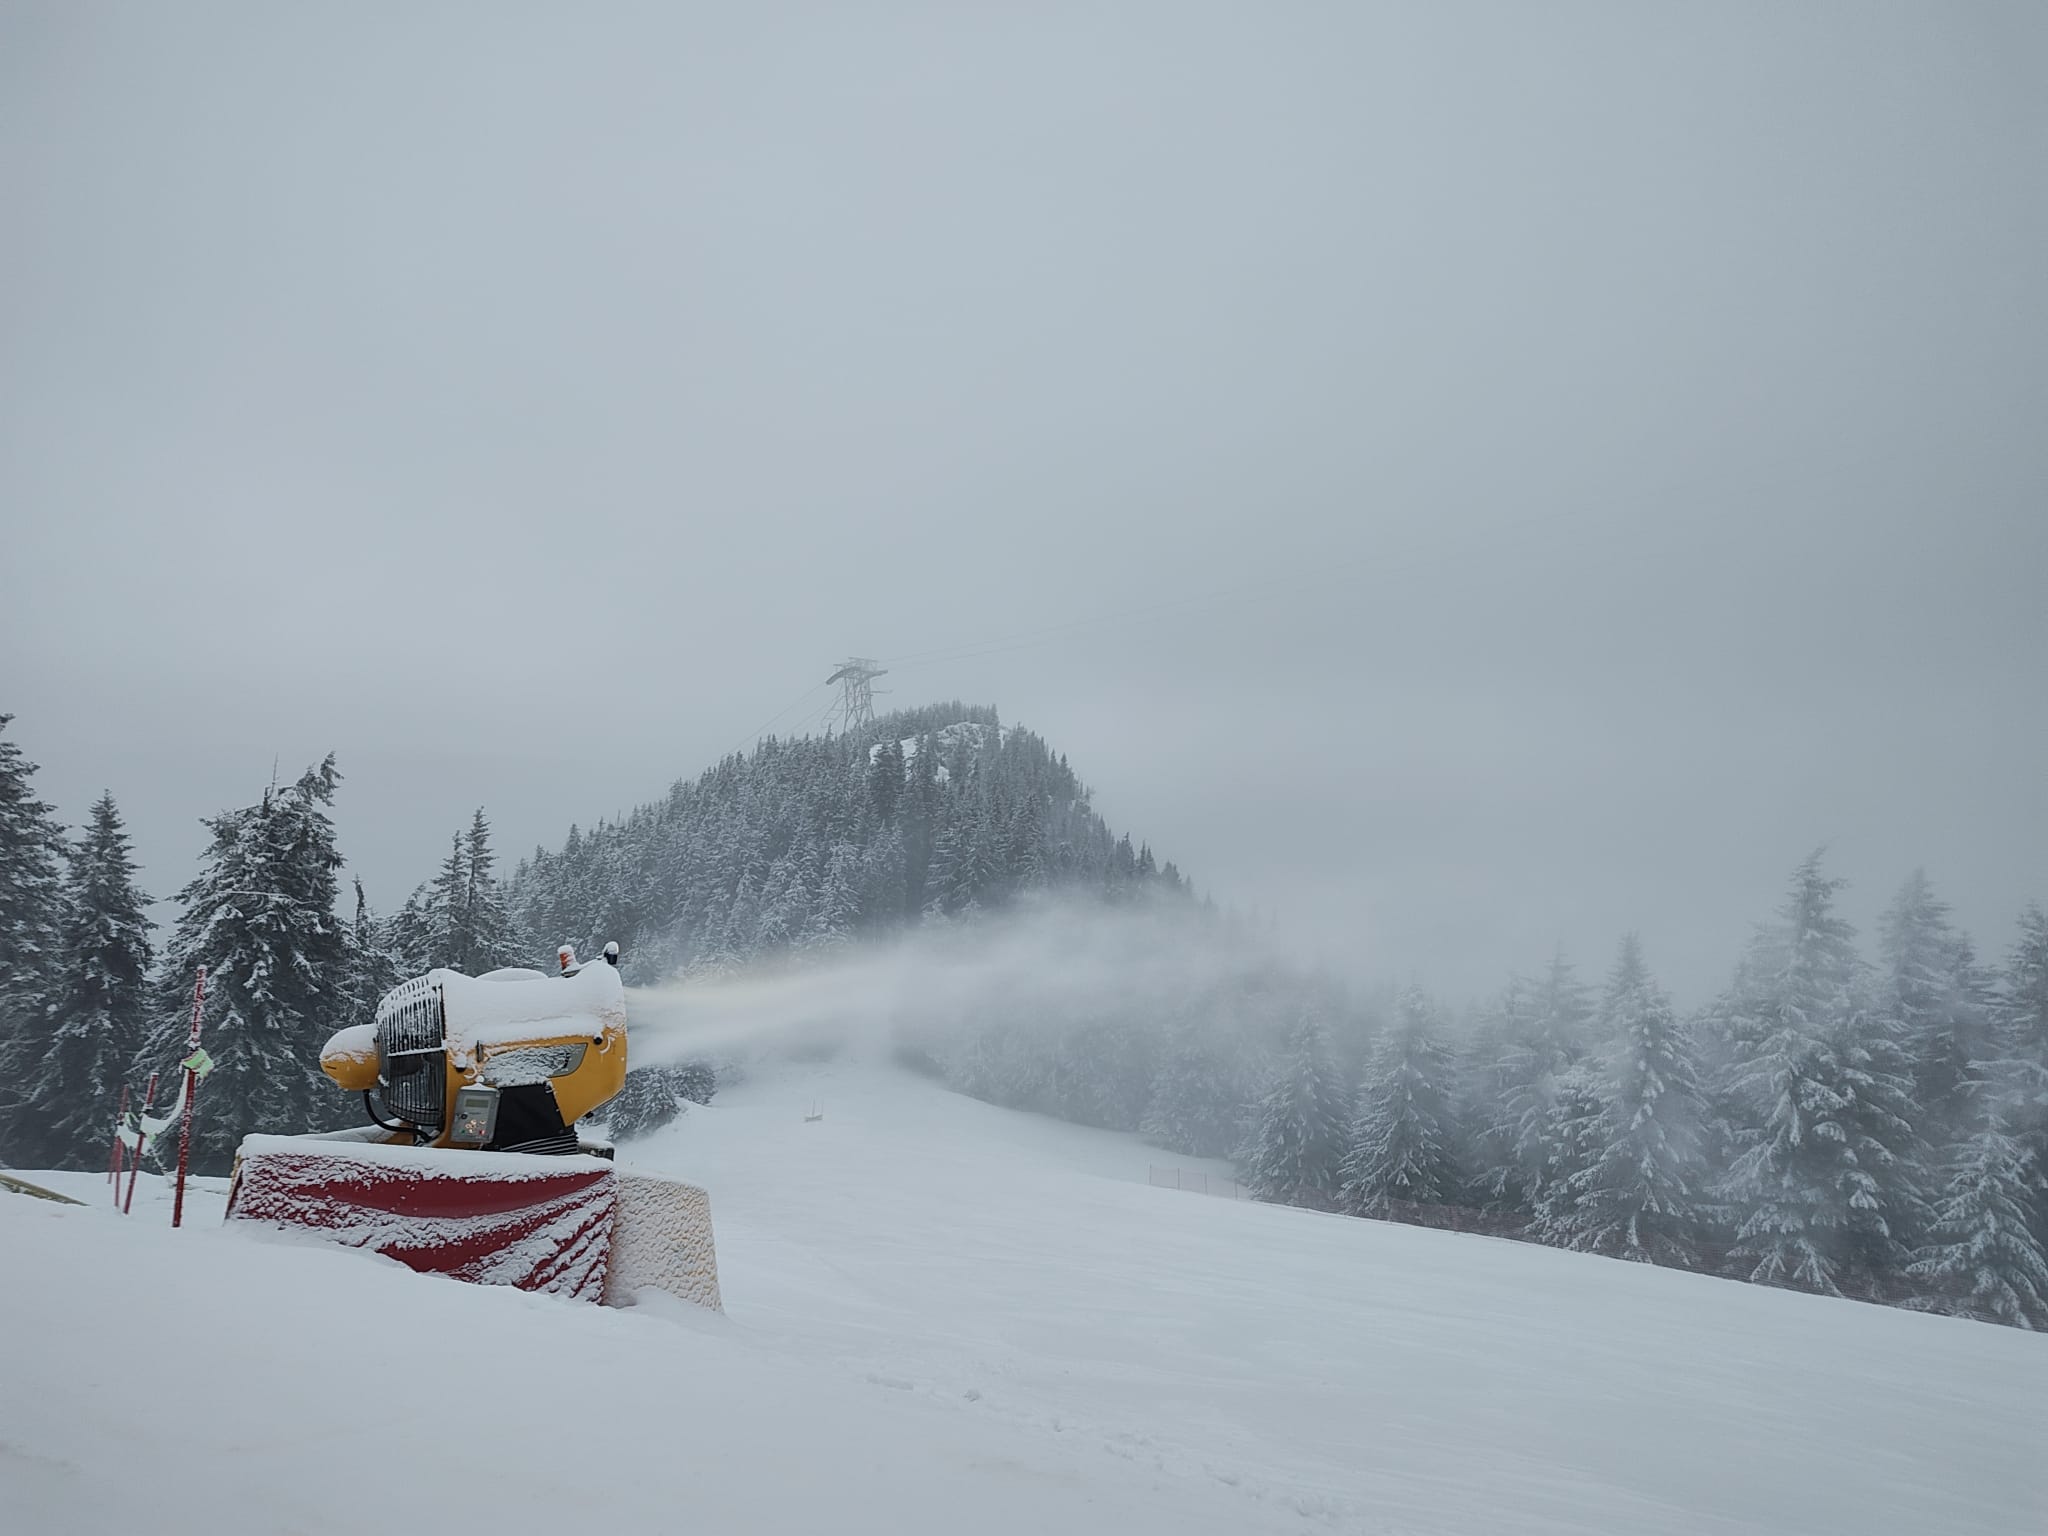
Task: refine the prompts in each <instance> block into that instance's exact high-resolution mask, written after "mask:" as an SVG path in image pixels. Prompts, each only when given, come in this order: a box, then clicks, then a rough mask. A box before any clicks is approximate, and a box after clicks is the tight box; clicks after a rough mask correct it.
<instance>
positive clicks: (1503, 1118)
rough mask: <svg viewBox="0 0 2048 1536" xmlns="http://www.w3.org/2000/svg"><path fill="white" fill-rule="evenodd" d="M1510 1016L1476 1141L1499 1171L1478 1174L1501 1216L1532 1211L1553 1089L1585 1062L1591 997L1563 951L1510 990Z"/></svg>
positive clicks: (1538, 1191)
mask: <svg viewBox="0 0 2048 1536" xmlns="http://www.w3.org/2000/svg"><path fill="white" fill-rule="evenodd" d="M1510 993H1511V997H1512V999H1513V1001H1514V1003H1515V1005H1516V1006H1515V1011H1514V1012H1513V1013H1512V1014H1511V1015H1509V1016H1507V1017H1504V1018H1503V1019H1502V1020H1501V1022H1500V1032H1499V1035H1498V1038H1499V1040H1500V1050H1501V1056H1500V1060H1499V1062H1498V1064H1497V1065H1496V1066H1494V1068H1493V1069H1492V1071H1491V1073H1490V1074H1489V1075H1490V1077H1491V1078H1492V1081H1493V1085H1494V1095H1493V1098H1492V1101H1491V1103H1490V1104H1489V1105H1488V1106H1486V1108H1487V1116H1486V1119H1485V1121H1484V1122H1482V1124H1481V1126H1480V1127H1479V1128H1478V1137H1479V1140H1480V1141H1481V1142H1482V1143H1483V1144H1484V1145H1486V1147H1487V1148H1488V1150H1489V1151H1490V1152H1491V1153H1492V1154H1493V1155H1495V1156H1505V1158H1506V1162H1505V1164H1504V1165H1501V1166H1498V1167H1496V1168H1494V1169H1493V1170H1492V1172H1491V1173H1490V1174H1487V1175H1483V1176H1482V1177H1483V1179H1484V1182H1485V1183H1486V1184H1487V1186H1489V1193H1490V1199H1491V1203H1493V1204H1494V1205H1495V1206H1496V1208H1498V1209H1501V1210H1522V1211H1525V1212H1531V1213H1533V1211H1534V1210H1535V1205H1536V1202H1537V1200H1538V1199H1540V1198H1541V1196H1542V1194H1543V1182H1544V1179H1545V1177H1546V1174H1545V1167H1546V1164H1547V1162H1548V1159H1549V1147H1550V1134H1551V1120H1550V1116H1551V1109H1552V1107H1553V1105H1554V1102H1555V1100H1556V1096H1557V1085H1558V1084H1559V1083H1560V1082H1561V1081H1562V1080H1563V1078H1564V1076H1565V1074H1566V1073H1568V1072H1570V1071H1571V1069H1572V1068H1573V1067H1575V1066H1577V1065H1578V1064H1579V1063H1580V1062H1581V1061H1583V1060H1584V1059H1585V1058H1586V1054H1587V1051H1588V1048H1589V1045H1590V1040H1589V1035H1590V1025H1591V1020H1592V1014H1593V1008H1592V1001H1591V993H1590V991H1589V989H1588V988H1587V987H1586V985H1585V984H1584V983H1583V982H1581V981H1580V980H1579V978H1578V972H1577V970H1576V969H1575V968H1574V967H1573V965H1572V963H1571V961H1570V960H1568V959H1566V958H1565V954H1564V951H1563V950H1562V949H1559V950H1558V951H1557V953H1556V954H1555V955H1553V956H1552V957H1551V962H1550V969H1549V970H1548V971H1547V972H1546V973H1545V975H1544V977H1543V979H1542V980H1541V981H1540V982H1536V983H1534V984H1527V983H1524V984H1521V985H1519V986H1515V987H1511V989H1510Z"/></svg>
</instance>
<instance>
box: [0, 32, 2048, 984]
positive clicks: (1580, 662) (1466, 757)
mask: <svg viewBox="0 0 2048 1536" xmlns="http://www.w3.org/2000/svg"><path fill="white" fill-rule="evenodd" d="M2044 124H2048V7H2042V6H2040V5H2039V4H2033V3H2018V4H2013V5H2009V6H1995V5H1967V4H1951V5H1933V4H1920V5H1903V6H1894V5H1880V4H1866V3H1860V0H1859V3H1854V4H1840V5H1791V4H1784V3H1779V0H1772V3H1768V4H1758V5H1749V6H1745V5H1727V4H1693V5H1686V6H1678V5H1651V4H1623V3H1615V4H1611V5H1603V6H1568V5H1545V6H1528V5H1523V4H1519V3H1510V4H1501V5H1459V4H1443V3H1435V0H1432V3H1427V4H1422V3H1418V4H1414V5H1408V6H1372V5H1366V4H1327V5H1307V4H1297V5H1257V6H1253V5H1224V6H1204V5H1199V4H1190V3H1186V0H1174V3H1171V4H1158V5H1138V4H1125V5H1108V6H1106V5H1100V4H1091V5H1076V6H1072V7H1061V6H1054V5H1046V4H1030V5H1022V4H1020V5H1014V6H1008V5H1004V6H996V5H989V6H950V7H945V6H929V7H927V6H910V5H879V4H877V5H867V6H844V5H820V6H816V7H801V8H784V7H777V6H770V5H756V4H733V5H727V6H722V7H717V8H698V7H686V6H681V5H670V4H663V5H651V6H647V7H632V6H627V5H623V4H616V3H613V4H607V5H604V6H597V7H570V6H566V5H563V6H556V7H551V8H514V7H510V6H504V5H477V6H429V7H418V6H395V5H390V6H361V5H332V6H326V7H310V6H294V7H275V6H265V5H253V4H252V5H245V6H218V5H213V6H208V5H182V6H176V7H172V6H150V5H140V4H138V5H129V6H107V5H80V4H73V3H68V0H66V3H56V0H51V3H23V0H6V3H4V4H0V229H4V239H0V535H4V539H0V712H5V711H12V712H14V713H15V714H16V715H17V716H18V719H17V720H16V722H15V724H14V726H13V727H12V732H11V733H12V736H13V738H14V739H15V740H17V741H18V742H19V743H20V744H21V745H22V746H23V748H24V749H25V750H26V751H27V752H28V754H29V755H30V757H31V758H33V759H35V760H38V761H40V762H41V763H42V764H43V766H44V772H43V775H42V777H41V781H40V782H41V784H42V787H43V792H44V794H45V795H46V797H48V798H52V799H54V800H56V801H57V802H58V803H59V805H60V808H61V810H62V811H63V813H64V814H65V817H66V819H67V820H71V821H74V822H75V821H78V820H80V819H82V818H83V815H84V813H85V810H86V808H87V806H88V805H89V803H90V801H91V799H92V797H93V796H94V795H95V794H96V793H97V792H98V791H99V790H100V789H101V788H102V787H106V788H111V789H112V790H113V792H114V794H115V796H116V797H117V798H118V799H119V801H120V802H121V804H122V806H123V807H124V809H125V810H126V811H127V813H128V815H129V816H130V818H131V820H132V822H133V827H134V831H135V834H136V838H137V841H138V843H139V845H140V852H141V856H142V857H143V859H144V860H145V861H146V864H147V870H146V876H145V878H146V880H147V882H148V883H149V885H150V887H151V888H152V889H153V890H154V891H156V892H157V893H159V894H164V893H168V892H169V891H171V890H174V889H175V888H176V886H177V885H179V884H180V883H182V882H183V881H184V880H185V879H187V878H188V877H189V876H190V874H191V873H192V871H193V869H194V866H195V860H196V858H197V855H198V853H199V851H200V848H201V847H202V846H203V842H204V834H203V832H202V830H201V828H200V827H199V825H198V818H199V817H200V816H201V815H204V814H207V813H210V812H213V811H216V810H218V809H220V808H221V807H223V806H225V805H229V804H239V803H243V802H246V801H247V800H249V799H251V798H253V797H254V795H255V794H256V793H257V792H258V791H259V790H260V789H261V788H262V786H263V784H264V783H265V782H267V780H268V779H269V777H270V774H271V768H272V763H273V761H274V760H275V761H276V762H278V763H279V764H280V765H281V770H282V772H283V773H284V774H286V775H288V776H289V775H291V774H294V773H296V772H297V771H298V770H299V769H300V768H302V767H303V766H304V765H305V764H306V763H308V762H309V761H313V760H315V759H317V758H318V757H319V756H320V755H322V754H323V753H325V752H326V751H327V750H328V749H330V748H332V749H334V750H335V751H337V752H338V753H339V755H340V763H341V767H342V770H343V772H344V773H345V775H346V776H347V781H346V783H345V784H344V786H343V790H342V795H341V800H340V804H339V808H338V820H339V824H340V827H341V833H342V844H343V849H344V852H345V853H346V854H347V855H348V857H349V859H350V861H351V863H352V864H353V865H354V866H355V867H356V869H357V870H358V871H359V872H360V873H361V874H362V875H363V877H364V879H365V880H366V882H367V883H368V886H369V889H370V893H371V896H372V899H373V901H375V902H377V903H378V904H380V905H384V906H390V905H393V904H395V903H397V902H398V901H399V900H401V899H402V898H403V896H404V894H405V892H406V891H407V890H408V889H409V888H410V887H411V885H412V884H413V883H414V882H415V881H417V880H419V879H421V878H422V877H424V876H425V875H426V874H427V873H429V872H430V870H431V868H432V866H433V864H434V863H435V861H436V860H437V858H438V857H439V855H440V852H441V851H442V849H443V848H444V847H445V839H446V837H447V836H448V834H449V833H450V832H452V831H453V830H455V828H456V827H457V826H459V825H461V824H463V823H464V822H466V820H467V818H468V815H469V813H470V811H471V810H472V808H474V807H475V806H476V805H478V804H479V803H481V804H483V805H485V806H486V807H488V809H489V812H490V813H491V815H492V816H493V818H494V820H495V822H496V824H497V826H498V828H499V829H500V832H501V834H502V836H503V837H504V839H505V840H506V842H507V843H508V844H510V845H511V846H512V847H513V848H515V849H519V848H530V847H531V846H532V845H533V844H534V843H535V842H536V841H537V840H541V839H546V840H548V841H550V842H553V841H556V840H558V839H559V837H560V836H561V834H562V833H563V832H564V831H565V830H566V828H567V826H568V824H569V823H570V822H571V821H572V820H579V821H583V822H586V823H587V822H589V821H591V820H594V819H595V818H597V817H599V816H601V815H605V814H608V813H613V812H617V811H620V810H623V809H625V808H627V807H629V806H631V805H633V804H635V803H637V802H639V801H642V800H646V799H649V798H652V797H654V796H656V795H658V794H659V793H660V792H661V791H662V790H663V789H665V787H666V786H667V785H668V783H669V782H670V781H671V780H673V779H674V778H676V777H678V776H679V775H685V774H694V773H696V772H697V771H698V770H699V769H700V768H701V767H703V766H705V765H706V764H707V763H708V762H709V761H711V760H712V759H714V758H715V757H716V756H718V755H719V754H720V753H722V752H725V751H728V750H730V749H732V748H734V747H736V746H739V745H741V744H743V743H745V742H747V741H749V740H750V739H751V733H752V732H753V731H754V729H755V728H756V727H758V726H759V725H760V724H761V723H762V722H763V721H764V720H765V719H766V718H767V717H769V716H770V715H771V714H772V713H773V712H774V711H775V710H777V709H779V708H782V707H784V706H786V705H790V704H791V702H792V700H796V699H798V698H799V696H800V695H802V693H803V690H804V689H806V688H808V687H811V686H812V685H814V684H816V683H818V682H820V681H821V680H822V679H823V678H824V677H825V675H826V673H827V672H828V671H830V670H831V667H832V664H833V663H834V662H835V661H836V660H837V659H839V658H840V657H841V656H843V655H845V654H847V653H849V652H857V653H865V654H868V655H873V656H878V657H883V658H891V657H900V656H906V655H913V654H922V653H932V652H940V653H946V652H949V651H950V652H953V653H955V655H954V659H950V660H939V661H928V662H926V663H925V664H923V665H900V666H898V667H896V668H895V669H894V670H893V671H892V674H891V675H890V676H889V677H888V678H886V679H884V680H883V686H885V687H889V688H892V689H893V690H894V692H893V694H892V695H891V696H890V698H889V699H888V700H885V701H884V702H887V703H917V702H922V701H924V700H928V699H933V698H944V697H952V696H959V697H964V698H967V699H970V700H976V701H987V702H993V703H995V704H997V705H998V706H999V707H1000V708H1001V709H1002V710H1003V711H1004V715H1005V718H1006V719H1008V720H1011V721H1016V722H1021V723H1024V724H1027V725H1030V726H1032V727H1034V728H1036V729H1038V730H1040V731H1042V732H1044V733H1045V734H1046V735H1047V736H1048V737H1050V739H1051V740H1052V741H1053V743H1054V745H1055V746H1056V747H1057V748H1060V749H1062V750H1064V751H1066V752H1067V753H1068V754H1069V756H1070V758H1071V759H1072V761H1073V763H1074V765H1075V767H1076V768H1077V770H1079V771H1080V772H1081V773H1082V774H1083V776H1084V777H1085V778H1087V779H1088V780H1089V781H1090V782H1091V783H1092V784H1093V785H1094V786H1095V788H1096V791H1097V803H1098V805H1099V806H1100V808H1101V809H1102V810H1103V811H1104V812H1105V814H1106V815H1107V816H1108V817H1109V818H1110V820H1111V822H1112V823H1113V824H1114V825H1115V826H1117V827H1118V828H1120V829H1122V828H1128V829H1129V830H1130V831H1131V832H1132V833H1133V834H1134V836H1137V837H1142V838H1148V839H1150V840H1151V842H1152V844H1153V845H1154V847H1155V848H1156V849H1157V850H1159V852H1160V853H1161V855H1162V856H1164V857H1170V858H1173V859H1176V860H1178V861H1179V862H1180V863H1181V864H1182V866H1183V867H1184V868H1185V869H1187V870H1188V871H1189V872H1190V873H1191V874H1193V875H1194V877H1195V878H1196V879H1197V880H1198V882H1199V883H1200V884H1201V886H1202V887H1203V888H1204V889H1206V890H1209V891H1211V892H1213V893H1214V894H1215V895H1216V896H1217V897H1218V898H1219V899H1220V900H1222V901H1224V902H1226V903H1230V904H1234V905H1242V906H1252V907H1256V908H1258V909H1260V910H1261V911H1264V912H1267V913H1269V914H1271V915H1272V916H1273V917H1274V918H1275V919H1276V920H1277V921H1278V923H1279V924H1280V925H1281V926H1282V927H1283V929H1284V930H1286V931H1287V932H1288V933H1289V934H1291V935H1294V936H1296V937H1297V938H1298V939H1299V941H1300V942H1303V943H1305V944H1308V945H1310V946H1314V947H1319V948H1320V949H1322V950H1323V951H1324V952H1326V953H1328V954H1330V955H1332V956H1333V957H1337V958H1340V959H1342V960H1343V961H1345V962H1346V963H1348V964H1350V965H1352V966H1354V967H1356V968H1358V969H1359V970H1361V971H1364V972H1368V973H1378V972H1386V973H1390V974H1394V975H1397V976H1400V977H1402V978H1404V979H1405V978H1406V977H1408V976H1410V975H1413V976H1416V977H1419V978H1420V979H1422V980H1423V981H1425V982H1428V983H1431V984H1433V985H1436V986H1438V987H1440V988H1442V989H1443V990H1445V991H1446V992H1449V993H1451V994H1453V995H1460V994H1464V993H1468V992H1470V991H1472V990H1477V989H1481V988H1490V987H1491V986H1493V985H1494V984H1495V983H1496V982H1497V981H1498V980H1499V979H1500V978H1501V977H1502V976H1504V975H1505V973H1506V972H1507V971H1508V970H1509V969H1511V968H1533V967H1536V966H1538V965H1540V964H1541V963H1542V962H1543V961H1544V959H1545V958H1546V956H1547V954H1548V952H1549V950H1550V948H1551V947H1552V946H1553V945H1554V944H1556V943H1558V942H1560V941H1561V942H1563V943H1565V944H1566V945H1568V946H1569V947H1570V948H1571V949H1572V950H1573V951H1574V952H1575V953H1577V954H1578V955H1579V956H1580V957H1581V959H1582V961H1583V963H1584V964H1585V966H1586V967H1587V968H1588V969H1604V967H1605V965H1606V963H1607V961H1608V958H1609V955H1610V953H1611V948H1612V945H1613V943H1614V940H1615V939H1616V937H1617V935H1618V934H1619V933H1620V932H1621V931H1622V930H1623V929H1625V928H1628V927H1631V926H1633V927H1638V928H1640V929H1641V930H1642V931H1643V933H1644V936H1645V940H1646V942H1647V944H1648V946H1649V953H1650V956H1651V958H1652V961H1653V963H1654V964H1655V965H1656V967H1657V968H1658V969H1659V971H1660V973H1661V974H1662V975H1663V976H1664V977H1665V979H1666V980H1667V981H1668V982H1669V983H1671V984H1672V985H1673V986H1675V987H1676V988H1677V989H1678V991H1679V992H1680V994H1681V997H1684V998H1686V999H1687V1000H1698V998H1700V997H1701V996H1703V995H1704V994H1705V993H1706V992H1707V991H1708V990H1709V989H1711V988H1712V987H1713V986H1715V985H1716V984H1718V982H1719V981H1720V980H1721V978H1722V977H1723V976H1724V974H1725V972H1726V969H1727V966H1728V964H1729V962H1730V961H1731V960H1732V958H1733V955H1734V953H1735V950H1736V948H1737V947H1738V946H1739V944H1740V943H1741V941H1742V938H1743V936H1744V934H1745V933H1746V931H1747V929H1748V926H1749V924H1750V923H1751V922H1752V921H1753V920H1754V919H1756V918H1759V917H1761V916H1763V915H1765V914H1766V913H1768V912H1769V910H1770V909H1771V907H1772V906H1773V905H1774V903H1775V902H1776V900H1777V897H1778V894H1779V892H1780V890H1781V889H1782V887H1783V883H1784V878H1785V876H1786V874H1787V872H1788V871H1789V870H1790V868H1791V866H1792V865H1793V864H1794V863H1795V862H1796V861H1797V860H1798V859H1799V858H1800V857H1801V856H1803V855H1804V854H1805V853H1806V852H1807V851H1808V849H1810V848H1811V847H1812V846H1813V845H1814V844H1816V843H1818V842H1821V841H1823V840H1826V841H1828V842H1830V843H1831V845H1832V847H1833V850H1834V851H1833V855H1832V857H1833V862H1834V866H1835V868H1836V870H1837V871H1838V872H1839V873H1841V874H1843V875H1846V876H1848V877H1849V878H1850V879H1851V880H1852V881H1853V882H1854V892H1853V903H1852V915H1854V916H1856V917H1858V918H1859V919H1863V920H1867V919H1868V918H1869V917H1870V916H1871V915H1872V914H1873V913H1874V910H1875V908H1876V907H1877V906H1878V905H1879V904H1881V902H1882V900H1883V899H1884V898H1885V897H1886V896H1888V895H1889V893H1890V890H1891V889H1892V888H1893V887H1894V886H1895V885H1896V884H1897V882H1898V880H1899V879H1900V878H1901V877H1903V876H1904V875H1905V874H1906V873H1907V871H1908V870H1909V869H1911V868H1912V867H1913V866H1914V865H1915V864H1921V863H1924V864H1925V865H1926V866H1927V868H1928V870H1929V872H1930V874H1931V875H1932V877H1933V878H1934V880H1935V881H1936V884H1937V886H1938V888H1939V889H1941V890H1942V891H1943V892H1945V893H1946V894H1947V895H1949V896H1950V898H1951V899H1952V900H1953V901H1954V902H1955V903H1956V905H1957V908H1958V910H1959V913H1960V914H1961V916H1962V917H1963V918H1964V919H1966V920H1967V922H1968V923H1969V924H1970V926H1971V927H1972V928H1973V930H1974V931H1976V932H1977V933H1978V934H1979V936H1980V938H1981V939H1982V941H1983V942H1984V943H1985V945H1986V946H1987V947H1988V948H1990V949H1992V950H1993V951H1995V952H2002V951H2003V949H2004V947H2005V945H2006V942H2007V940H2008V936H2009V934H2010V932H2011V920H2012V918H2013V916H2014V915H2015V913H2016V912H2017V910H2018V907H2019V905H2020V904H2021V902H2022V901H2023V900H2025V899H2026V898H2027V897H2029V896H2035V895H2038V896H2041V897H2044V898H2048V665H2044V656H2048V279H2044V275H2043V274H2044V273H2048V193H2044V187H2048V172H2044V167H2048V128H2044ZM1197 596H1199V597H1200V600H1195V601H1186V602H1182V601H1180V600H1181V599H1184V598H1195V597H1197ZM1061 626H1068V627H1061ZM1015 638H1021V639H1025V640H1030V641H1033V642H1034V643H1025V644H1017V645H1007V644H1004V643H1003V642H1007V641H1009V640H1011V639H1015ZM982 642H987V643H986V644H982ZM961 651H970V652H977V653H971V654H967V655H959V654H957V653H959V652H961ZM826 699H827V696H826V694H825V693H823V692H822V691H820V692H816V693H813V694H811V695H810V696H809V697H808V698H807V699H806V700H804V701H803V702H802V703H801V704H799V705H798V706H797V707H796V708H794V709H792V710H791V711H790V713H789V715H788V716H787V717H786V719H787V720H788V721H790V722H794V723H799V724H801V723H802V722H804V721H805V720H806V719H809V718H814V717H815V715H816V713H817V711H818V710H819V709H822V708H823V706H824V704H825V703H826Z"/></svg>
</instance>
